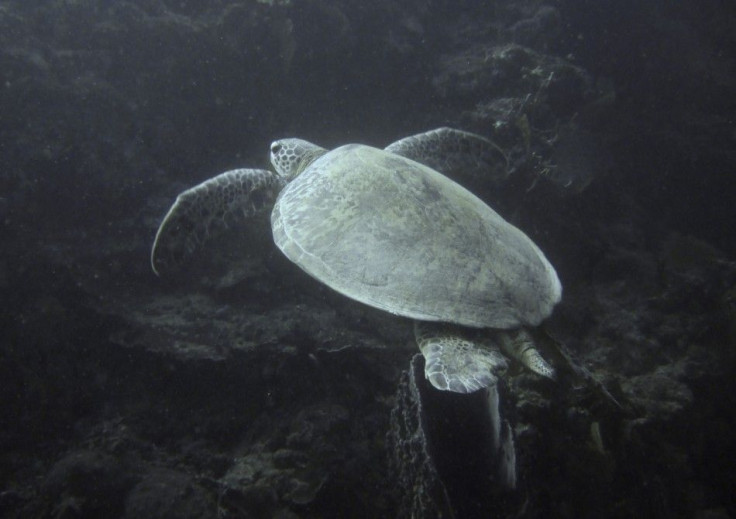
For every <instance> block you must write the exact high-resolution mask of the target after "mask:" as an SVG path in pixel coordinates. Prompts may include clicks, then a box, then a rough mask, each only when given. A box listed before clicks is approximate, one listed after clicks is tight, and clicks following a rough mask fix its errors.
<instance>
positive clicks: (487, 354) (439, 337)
mask: <svg viewBox="0 0 736 519" xmlns="http://www.w3.org/2000/svg"><path fill="white" fill-rule="evenodd" d="M466 335H467V334H464V333H462V332H461V330H459V329H458V328H457V327H453V326H450V325H446V324H438V323H428V322H424V321H416V322H415V323H414V336H415V338H416V341H417V344H418V345H419V349H420V350H421V352H422V355H424V361H425V362H424V374H425V376H426V377H427V380H429V382H430V383H431V384H432V385H433V386H434V387H436V388H437V389H440V390H442V391H453V392H455V393H472V392H473V391H477V390H479V389H482V388H484V387H488V386H492V385H495V384H496V382H497V381H498V375H499V374H500V373H501V372H503V371H504V370H505V369H506V367H507V362H506V359H505V358H504V356H503V354H502V353H501V351H500V349H499V347H498V346H497V345H496V344H495V343H494V342H491V341H490V340H485V339H484V340H482V341H481V340H475V339H474V338H470V337H468V336H466Z"/></svg>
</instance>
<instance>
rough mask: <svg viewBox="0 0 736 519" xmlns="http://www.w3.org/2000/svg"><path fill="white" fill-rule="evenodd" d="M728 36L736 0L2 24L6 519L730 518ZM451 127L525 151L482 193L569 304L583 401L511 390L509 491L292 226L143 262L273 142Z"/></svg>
mask: <svg viewBox="0 0 736 519" xmlns="http://www.w3.org/2000/svg"><path fill="white" fill-rule="evenodd" d="M733 27H736V9H734V6H733V4H732V3H728V2H721V1H717V0H697V1H696V0H684V1H682V2H621V1H613V0H603V1H596V2H587V1H584V0H559V1H556V2H553V1H534V0H523V1H516V2H512V1H509V0H497V1H489V2H481V1H469V0H466V1H463V0H422V1H419V0H404V1H400V2H395V1H387V0H375V1H372V2H365V1H363V0H342V1H337V0H281V1H278V0H273V1H265V0H257V1H256V0H251V1H234V0H216V1H214V0H213V1H208V2H194V1H189V2H187V1H185V0H129V1H125V0H123V1H115V2H112V1H106V0H76V1H72V0H67V1H61V0H54V1H51V0H49V1H38V2H28V1H26V0H5V1H0V78H1V79H2V82H1V83H0V236H1V240H2V241H1V242H0V243H1V244H2V246H1V248H0V305H2V313H1V314H0V338H1V340H0V380H1V381H2V382H1V384H0V420H1V421H0V424H1V425H0V516H2V517H8V518H14V517H17V518H21V517H22V518H28V517H53V518H77V517H85V518H98V517H105V518H115V517H126V518H134V517H135V518H140V517H146V518H207V517H213V518H214V517H221V518H222V517H233V518H235V517H244V518H261V517H278V518H282V519H285V518H296V517H304V518H327V517H352V518H361V517H366V518H368V517H371V518H372V517H418V518H433V517H452V516H455V517H458V518H461V519H462V518H475V517H484V518H486V517H524V518H527V517H529V518H534V517H545V518H556V517H559V518H584V517H590V518H593V517H595V518H607V517H608V518H619V517H621V518H623V517H652V518H673V517H683V518H684V517H688V518H689V517H695V518H700V519H706V518H707V519H724V518H727V517H734V516H736V501H735V500H734V499H735V498H734V496H736V491H735V489H736V455H734V453H735V452H736V433H735V432H734V431H736V416H735V413H734V409H736V383H735V382H734V380H735V378H734V374H735V373H736V369H735V368H736V365H735V364H736V363H735V359H736V261H735V259H736V240H734V238H733V237H734V231H735V229H736V211H735V210H734V204H733V201H734V199H735V196H736V176H735V175H736V95H734V92H736V69H735V66H736V61H735V60H736V33H735V32H734V31H733ZM439 126H451V127H456V128H463V129H466V130H469V131H474V132H477V133H480V134H482V135H485V136H487V137H489V138H491V139H493V140H494V142H496V143H497V144H498V145H499V146H500V147H501V148H502V149H503V150H504V153H505V154H506V157H507V159H508V163H507V164H506V165H505V167H506V168H507V169H508V173H509V178H508V181H507V182H505V183H504V184H503V185H500V186H499V185H493V184H491V183H489V182H488V181H487V180H484V179H483V178H472V179H464V180H463V182H464V183H465V184H466V185H467V187H469V188H471V189H472V190H473V191H474V192H475V193H476V194H478V195H479V196H480V197H481V198H483V199H484V200H486V201H487V202H488V203H489V204H490V205H492V206H493V207H494V208H495V209H497V210H498V211H499V212H500V213H501V214H502V215H503V216H504V217H505V218H507V219H508V220H510V221H511V222H513V223H514V224H515V225H517V226H519V227H520V228H521V229H523V230H524V231H525V232H526V233H527V234H528V235H529V236H530V237H531V238H532V239H533V240H534V241H535V242H536V243H537V244H538V245H539V246H540V247H541V248H542V249H543V250H544V251H545V253H546V255H547V256H548V258H549V259H550V261H551V262H552V263H553V264H554V265H555V267H556V268H557V271H558V273H559V275H560V278H561V280H562V283H563V286H564V293H563V301H562V303H561V304H560V305H559V306H558V308H557V309H556V311H555V313H554V314H553V316H552V317H551V318H550V319H549V320H548V321H547V322H546V324H545V327H546V331H547V333H549V334H550V335H551V336H553V337H554V338H555V339H556V340H557V341H558V344H561V345H562V346H561V349H560V350H559V351H557V353H556V354H554V353H553V354H551V360H552V361H553V362H555V363H556V364H557V365H558V366H559V367H560V369H561V374H562V376H560V378H559V380H558V381H557V382H552V381H548V380H542V379H540V378H539V377H538V376H536V375H533V374H530V373H528V372H525V371H523V370H521V369H518V367H512V369H511V370H510V372H509V373H508V375H507V377H506V378H505V379H504V381H503V383H502V384H501V386H500V388H499V390H500V394H501V398H502V409H503V412H504V416H505V418H506V419H507V420H508V421H509V423H510V424H512V431H513V439H514V444H515V449H516V471H517V484H516V488H515V489H513V490H509V489H504V488H502V486H501V485H500V484H499V483H498V481H496V480H495V479H494V477H493V476H492V474H490V473H489V472H488V471H487V468H488V466H489V464H491V465H492V463H493V460H488V459H486V458H487V457H488V456H489V454H488V452H487V450H485V449H484V448H483V447H482V445H479V443H482V438H481V439H479V437H478V434H476V433H477V432H478V431H479V430H481V429H482V427H481V426H479V425H478V423H476V422H475V421H474V420H476V419H477V418H478V416H480V414H482V413H483V412H484V410H483V406H482V403H480V405H479V401H478V400H477V399H473V398H462V397H458V396H457V395H440V396H438V395H437V394H435V393H436V392H433V390H431V389H429V388H427V387H426V383H425V382H424V381H423V379H422V376H421V359H419V358H416V359H414V360H412V358H413V357H414V355H415V353H416V352H417V349H416V346H415V345H414V344H413V338H412V333H411V325H410V323H408V322H406V321H404V320H401V319H398V318H394V317H392V316H390V315H387V314H384V313H382V312H379V311H375V310H371V309H368V308H366V307H364V306H362V305H360V304H358V303H352V302H350V301H346V300H345V298H343V297H342V296H340V295H337V294H335V293H333V292H331V291H330V290H329V289H327V288H325V287H323V286H322V285H320V284H319V283H317V282H316V281H314V280H312V279H309V278H308V277H307V276H306V275H304V274H303V273H302V272H301V271H300V270H299V269H298V268H297V267H295V266H294V265H292V264H290V263H289V262H288V260H286V259H285V258H283V257H282V256H281V255H280V253H279V252H278V251H277V250H276V248H275V247H274V246H273V244H272V243H271V241H270V233H269V229H268V223H267V221H266V220H263V221H255V222H252V223H253V225H251V226H249V228H247V229H242V228H233V229H232V230H231V232H230V233H228V234H227V235H226V236H223V237H221V238H219V239H216V240H214V241H213V242H212V243H211V244H210V246H209V248H208V250H207V251H206V253H203V254H201V255H197V257H195V258H194V259H193V261H192V262H191V263H190V264H189V265H188V266H187V267H186V268H185V269H184V271H183V272H182V273H181V274H179V275H177V276H171V277H168V278H157V277H156V276H155V275H154V274H153V273H152V272H151V268H150V265H149V251H150V246H151V243H152V240H153V237H154V234H155V232H156V228H157V226H158V224H159V222H160V219H161V217H162V216H163V215H164V214H165V212H166V210H167V208H168V207H169V206H170V204H171V203H172V201H173V199H174V198H175V196H176V194H177V193H178V192H180V191H181V190H183V189H185V188H186V187H189V186H191V185H193V184H196V183H197V182H200V181H202V180H204V179H206V178H208V177H211V176H213V175H215V174H217V173H219V172H221V171H224V170H226V169H230V168H234V167H242V166H253V167H264V166H266V162H267V150H268V144H269V142H270V141H272V140H274V139H277V138H280V137H284V136H299V137H303V138H306V139H309V140H311V141H314V142H317V143H319V144H321V145H323V146H327V147H330V146H334V145H337V144H341V143H346V142H364V143H369V144H374V145H378V146H384V145H386V144H388V143H390V142H392V141H394V140H396V139H398V138H400V137H403V136H406V135H410V134H414V133H418V132H421V131H425V130H429V129H432V128H436V127H439ZM548 355H550V354H549V353H548ZM414 375H417V376H414ZM474 434H475V436H474Z"/></svg>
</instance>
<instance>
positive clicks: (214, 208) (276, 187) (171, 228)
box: [151, 169, 285, 275]
mask: <svg viewBox="0 0 736 519" xmlns="http://www.w3.org/2000/svg"><path fill="white" fill-rule="evenodd" d="M284 185H285V180H284V179H283V178H282V177H281V176H279V175H278V174H276V173H273V172H271V171H268V170H265V169H234V170H231V171H226V172H225V173H222V174H220V175H217V176H216V177H214V178H211V179H209V180H207V181H205V182H202V183H201V184H199V185H197V186H194V187H193V188H191V189H187V190H186V191H184V192H182V193H181V194H179V196H178V197H176V202H174V205H173V206H171V209H169V212H168V213H167V214H166V216H165V217H164V219H163V221H162V222H161V225H160V226H159V228H158V232H157V233H156V239H155V240H154V242H153V249H152V250H151V266H152V267H153V271H154V272H155V273H156V274H158V275H161V274H162V273H165V272H166V271H170V270H173V269H175V268H176V267H178V266H179V265H181V264H182V263H183V262H184V260H185V259H186V258H188V257H189V256H191V255H192V254H193V253H194V252H195V251H196V250H197V249H198V248H200V247H201V246H202V245H203V244H204V243H205V242H206V241H207V240H208V239H209V238H210V237H212V236H216V235H217V234H219V233H221V232H222V231H224V230H225V229H227V226H228V223H232V222H235V221H237V220H239V219H245V218H249V217H252V216H255V215H257V214H258V213H262V212H264V211H267V210H270V209H271V207H273V203H274V201H275V200H276V197H277V196H278V194H279V192H280V191H281V189H282V188H283V187H284Z"/></svg>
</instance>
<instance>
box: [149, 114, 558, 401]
mask: <svg viewBox="0 0 736 519" xmlns="http://www.w3.org/2000/svg"><path fill="white" fill-rule="evenodd" d="M270 158H271V163H272V164H273V166H274V168H275V170H276V172H271V171H268V170H265V169H236V170H232V171H228V172H225V173H222V174H220V175H218V176H216V177H214V178H212V179H210V180H207V181H205V182H203V183H202V184H199V185H198V186H195V187H193V188H191V189H189V190H187V191H184V192H183V193H181V194H180V195H179V196H178V197H177V199H176V202H175V203H174V205H173V206H172V207H171V209H170V210H169V212H168V214H167V215H166V216H165V218H164V219H163V222H162V223H161V226H160V228H159V229H158V233H157V234H156V239H155V241H154V244H153V250H152V253H151V264H152V266H153V270H154V271H155V272H156V273H157V274H161V273H162V272H164V271H167V270H170V269H172V268H174V267H176V266H177V265H179V264H180V263H181V261H182V260H183V259H184V258H185V257H187V256H189V255H191V254H192V253H193V251H195V250H196V249H197V248H198V247H200V246H201V245H202V244H203V243H204V242H205V240H206V239H207V238H208V237H209V236H211V235H212V234H213V233H215V232H217V230H218V229H220V228H223V227H225V225H222V224H224V223H225V222H226V221H227V220H230V219H232V218H233V217H237V218H249V217H251V216H254V215H255V214H257V213H261V212H264V211H267V210H268V209H269V208H271V207H273V209H272V212H271V228H272V231H273V239H274V241H275V243H276V245H277V246H278V247H279V249H281V251H282V252H283V253H284V254H285V255H286V256H287V257H288V258H289V259H290V260H291V261H293V262H294V263H296V264H297V265H298V266H299V267H301V268H302V269H303V270H305V271H306V272H307V273H308V274H310V275H311V276H313V277H314V278H316V279H317V280H319V281H321V282H322V283H324V284H326V285H328V286H329V287H331V288H332V289H334V290H336V291H337V292H340V293H341V294H344V295H346V296H347V297H349V298H352V299H355V300H357V301H360V302H362V303H365V304H367V305H370V306H373V307H375V308H379V309H381V310H385V311H388V312H391V313H392V314H396V315H399V316H404V317H408V318H411V319H414V321H415V328H414V330H415V337H416V340H417V343H418V345H419V348H420V350H421V352H422V353H423V355H424V357H425V361H426V362H425V375H426V377H427V379H428V380H429V381H430V382H431V384H432V385H433V386H435V387H436V388H438V389H441V390H450V391H454V392H458V393H469V392H473V391H476V390H478V389H480V388H483V387H487V386H489V385H492V384H495V382H496V380H497V377H498V375H499V373H500V372H502V371H503V370H505V368H506V366H507V361H506V358H505V357H504V355H503V354H502V353H501V352H502V351H503V352H504V353H506V354H507V355H509V356H511V357H513V358H515V359H518V360H519V361H521V362H522V363H523V364H524V365H525V366H527V367H529V368H530V369H532V370H533V371H535V372H536V373H539V374H541V375H544V376H547V377H550V378H553V377H554V371H553V368H552V367H551V366H550V365H549V364H547V362H545V360H544V359H543V358H542V356H541V355H540V354H539V353H538V352H537V350H536V348H535V347H534V343H533V340H532V338H531V334H530V333H529V332H528V330H527V328H528V327H534V326H537V325H538V324H540V323H541V322H542V321H543V320H544V319H545V318H546V317H548V316H549V315H550V314H551V312H552V309H553V307H554V306H555V305H556V304H557V303H558V302H559V301H560V297H561V292H562V288H561V285H560V281H559V279H558V277H557V274H556V272H555V270H554V268H553V267H552V265H551V264H550V263H549V261H547V258H545V256H544V254H543V253H542V252H541V250H540V249H539V248H538V247H537V246H536V245H535V244H534V242H532V240H531V239H529V238H528V237H527V236H526V234H524V233H523V232H522V231H521V230H519V229H518V228H516V227H514V226H513V225H511V224H510V223H508V222H507V221H505V220H504V219H503V218H502V217H501V216H499V215H498V214H497V213H496V212H495V211H494V210H493V209H491V208H490V207H489V206H488V205H486V204H485V203H484V202H483V201H481V200H480V199H479V198H478V197H476V196H475V195H473V194H472V193H471V192H470V191H468V190H467V189H465V188H463V187H462V186H460V185H459V184H457V183H456V182H454V181H453V180H450V178H448V177H447V176H445V175H443V174H441V173H439V172H438V171H436V169H439V170H440V171H442V172H443V173H445V174H448V175H455V174H458V173H461V174H465V175H478V174H486V175H489V172H490V174H491V176H492V178H491V180H494V179H495V180H499V179H501V178H502V177H503V175H504V174H505V171H506V168H505V164H504V160H505V157H504V155H503V153H502V152H501V150H500V149H499V148H498V147H497V146H496V145H495V144H493V143H492V142H491V141H489V140H487V139H485V138H484V137H481V136H479V135H475V134H472V133H468V132H464V131H460V130H455V129H451V128H439V129H436V130H432V131H429V132H426V133H421V134H418V135H414V136H410V137H406V138H404V139H401V140H399V141H397V142H394V143H393V144H390V145H389V146H388V147H386V148H385V149H383V150H381V149H377V148H373V147H370V146H365V145H362V144H348V145H345V146H341V147H339V148H336V149H334V150H332V151H328V150H326V149H324V148H321V147H319V146H316V145H315V144H312V143H309V142H307V141H304V140H301V139H283V140H278V141H275V142H274V143H272V144H271V154H270ZM433 168H436V169H433ZM274 200H275V202H274Z"/></svg>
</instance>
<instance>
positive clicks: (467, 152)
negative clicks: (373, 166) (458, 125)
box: [385, 128, 509, 184]
mask: <svg viewBox="0 0 736 519" xmlns="http://www.w3.org/2000/svg"><path fill="white" fill-rule="evenodd" d="M385 150H386V151H388V152H391V153H395V154H396V155H401V156H402V157H406V158H408V159H411V160H416V161H417V162H420V163H422V164H424V165H425V166H429V167H430V168H432V169H435V170H437V171H439V172H440V173H443V174H445V175H447V176H448V177H450V178H453V179H455V180H462V179H463V178H465V179H471V180H472V179H474V178H480V177H482V178H483V179H484V181H486V182H487V181H490V182H491V183H493V184H500V183H501V182H503V181H504V180H505V179H506V177H507V176H508V172H509V167H508V159H507V157H506V155H505V154H504V152H503V151H502V150H501V148H499V147H498V146H497V145H496V144H494V143H493V142H492V141H490V140H488V139H486V138H485V137H482V136H480V135H477V134H475V133H470V132H464V131H462V130H455V129H453V128H437V129H436V130H431V131H428V132H425V133H418V134H417V135H411V136H409V137H405V138H403V139H401V140H398V141H396V142H394V143H392V144H389V145H388V146H387V147H386V148H385Z"/></svg>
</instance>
